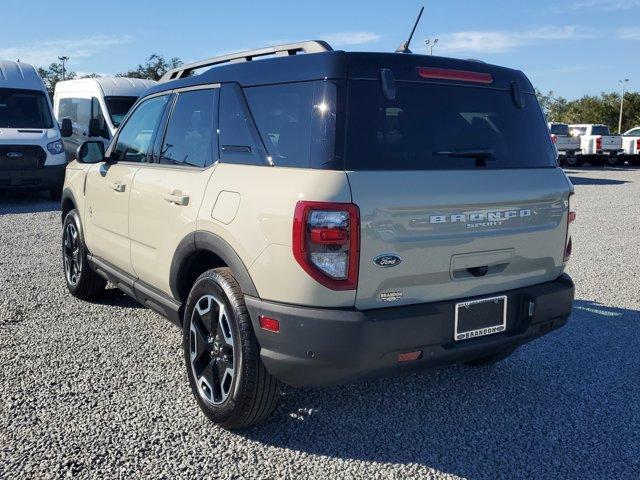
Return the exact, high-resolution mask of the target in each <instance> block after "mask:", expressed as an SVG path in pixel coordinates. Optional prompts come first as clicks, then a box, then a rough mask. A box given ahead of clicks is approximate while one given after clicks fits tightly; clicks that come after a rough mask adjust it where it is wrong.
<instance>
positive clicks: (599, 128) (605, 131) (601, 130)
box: [591, 125, 611, 135]
mask: <svg viewBox="0 0 640 480" xmlns="http://www.w3.org/2000/svg"><path fill="white" fill-rule="evenodd" d="M591 135H611V133H610V132H609V127H607V126H604V125H594V126H593V127H591Z"/></svg>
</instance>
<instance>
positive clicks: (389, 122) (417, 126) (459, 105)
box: [345, 80, 556, 170]
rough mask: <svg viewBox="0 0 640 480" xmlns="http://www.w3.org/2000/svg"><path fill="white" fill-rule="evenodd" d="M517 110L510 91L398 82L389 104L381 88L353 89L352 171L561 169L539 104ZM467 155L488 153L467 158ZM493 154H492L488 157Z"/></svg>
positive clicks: (528, 99) (363, 85)
mask: <svg viewBox="0 0 640 480" xmlns="http://www.w3.org/2000/svg"><path fill="white" fill-rule="evenodd" d="M524 97H525V106H524V108H518V107H516V105H515V103H514V101H513V98H512V95H511V93H510V92H509V91H507V90H499V89H493V88H479V87H466V86H460V85H448V84H436V83H430V84H424V83H409V82H396V96H395V99H394V100H388V99H386V98H385V96H384V95H383V94H382V89H381V87H380V82H378V81H367V80H352V81H350V82H349V93H348V106H347V112H348V113H347V116H348V124H347V141H346V153H345V168H346V169H347V170H449V169H451V170H455V169H469V168H476V167H478V166H482V167H483V168H535V167H555V166H556V159H555V152H554V151H553V146H552V144H551V142H550V140H549V134H548V129H547V125H546V123H545V121H544V117H543V115H542V112H541V110H540V107H539V106H538V104H537V102H536V99H535V97H534V96H533V95H531V94H525V95H524ZM464 151H475V152H477V151H481V152H485V153H484V156H483V157H482V158H479V157H478V156H477V155H475V154H474V155H468V156H465V155H461V152H464ZM487 152H490V155H487V154H486V153H487Z"/></svg>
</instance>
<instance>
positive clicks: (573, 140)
mask: <svg viewBox="0 0 640 480" xmlns="http://www.w3.org/2000/svg"><path fill="white" fill-rule="evenodd" d="M548 127H549V133H550V135H551V141H552V142H553V145H554V146H555V147H556V151H557V152H558V161H559V162H560V164H561V165H572V164H573V163H575V161H576V158H575V157H576V155H578V154H579V153H580V138H579V137H574V136H573V135H571V132H570V130H569V125H567V124H566V123H559V122H549V123H548Z"/></svg>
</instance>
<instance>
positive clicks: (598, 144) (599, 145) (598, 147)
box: [596, 137, 602, 150]
mask: <svg viewBox="0 0 640 480" xmlns="http://www.w3.org/2000/svg"><path fill="white" fill-rule="evenodd" d="M596 150H602V137H597V138H596Z"/></svg>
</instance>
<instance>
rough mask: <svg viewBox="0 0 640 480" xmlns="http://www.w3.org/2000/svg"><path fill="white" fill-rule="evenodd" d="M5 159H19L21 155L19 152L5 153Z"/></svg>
mask: <svg viewBox="0 0 640 480" xmlns="http://www.w3.org/2000/svg"><path fill="white" fill-rule="evenodd" d="M6 155H7V157H9V158H20V157H22V154H21V153H20V152H7V154H6Z"/></svg>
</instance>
